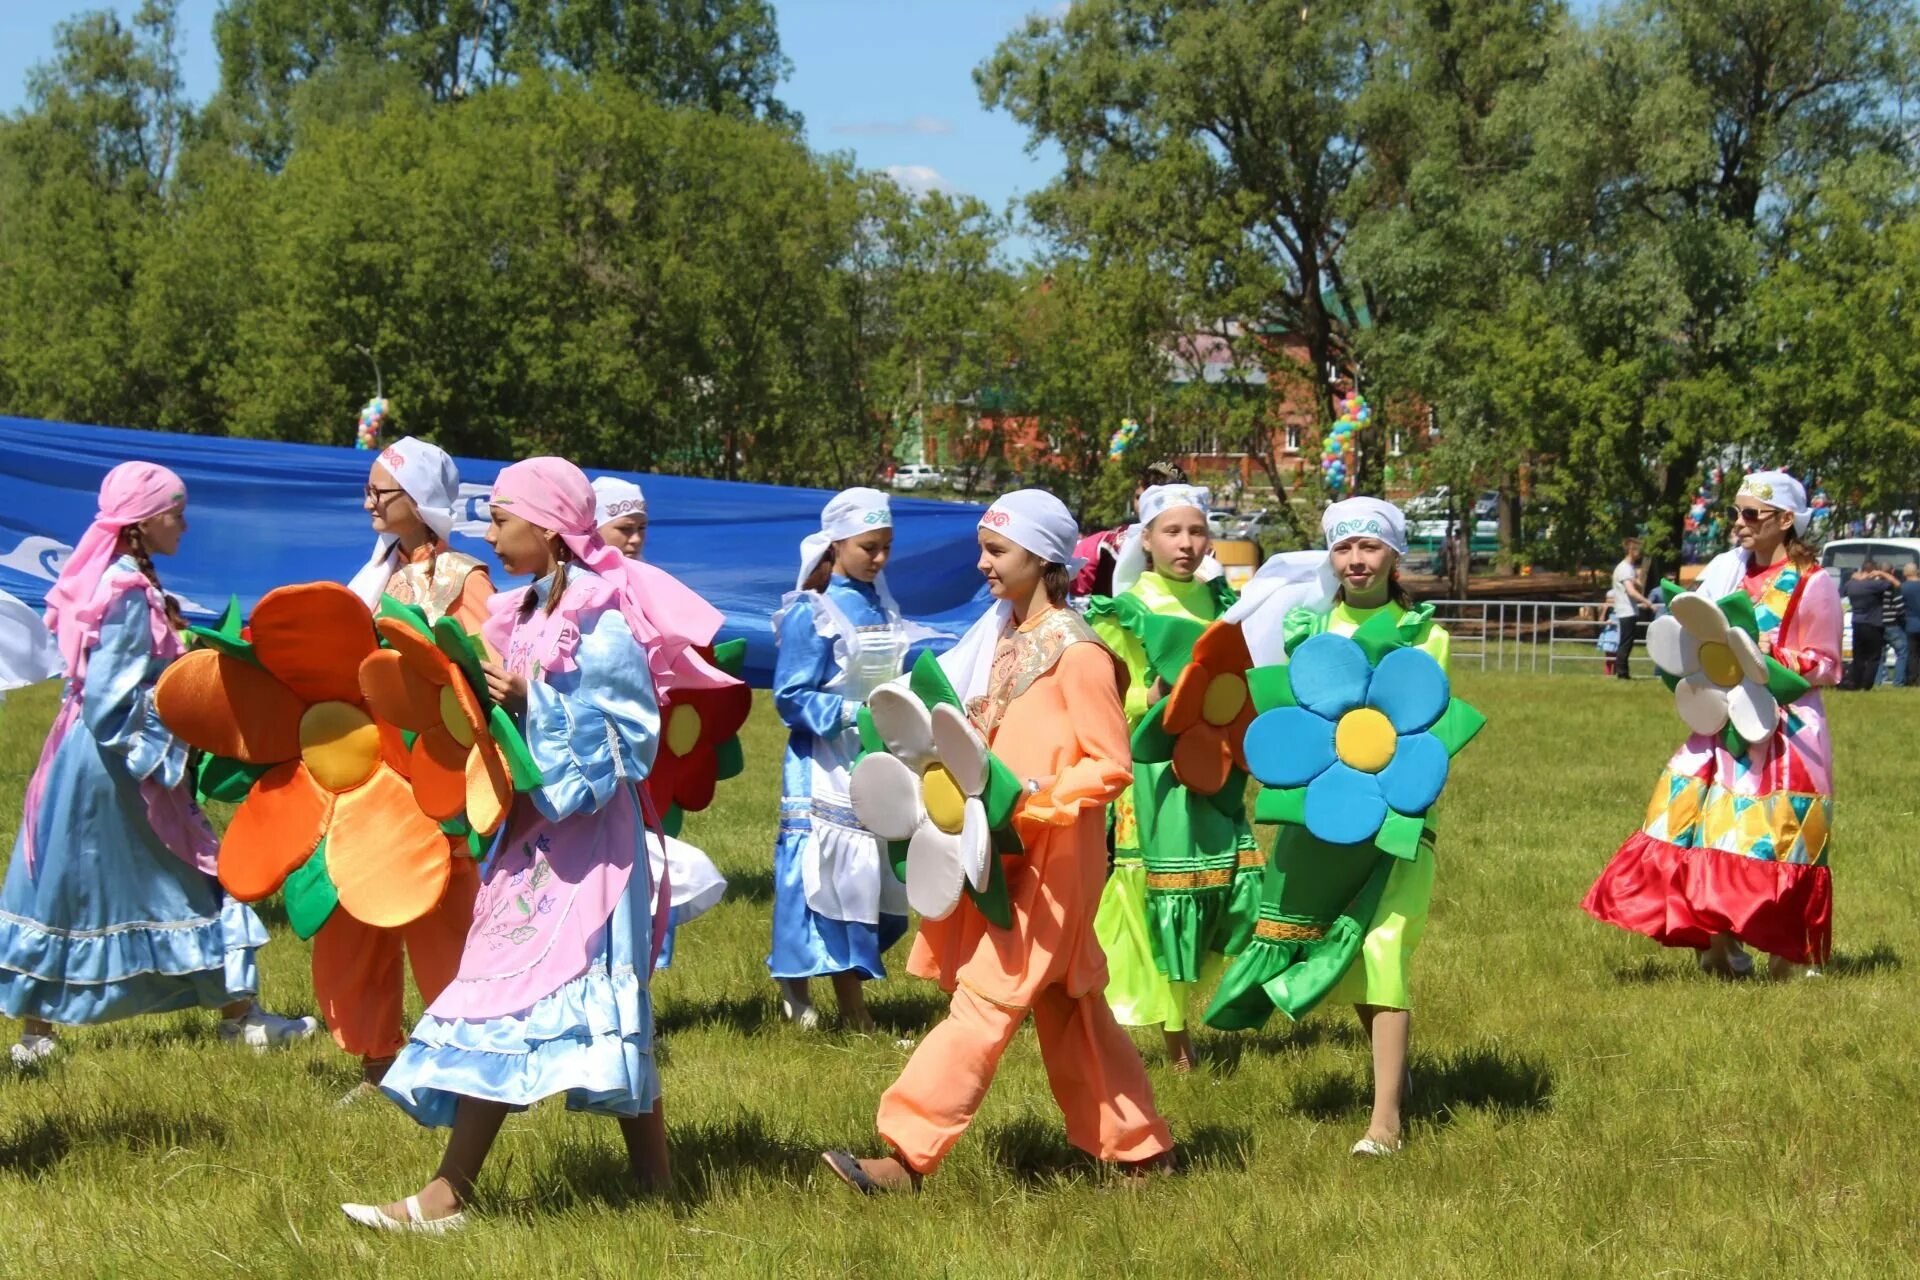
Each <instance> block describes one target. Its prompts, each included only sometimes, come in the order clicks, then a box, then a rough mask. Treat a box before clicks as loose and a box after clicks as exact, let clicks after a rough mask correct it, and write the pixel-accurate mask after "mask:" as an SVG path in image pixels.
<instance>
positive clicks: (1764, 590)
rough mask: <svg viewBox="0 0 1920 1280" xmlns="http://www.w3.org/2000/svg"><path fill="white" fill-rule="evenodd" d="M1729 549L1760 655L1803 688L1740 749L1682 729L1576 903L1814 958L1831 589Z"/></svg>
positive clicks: (1712, 573)
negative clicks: (1760, 737)
mask: <svg viewBox="0 0 1920 1280" xmlns="http://www.w3.org/2000/svg"><path fill="white" fill-rule="evenodd" d="M1727 555H1728V556H1729V557H1735V558H1737V559H1738V562H1739V563H1738V565H1737V566H1730V567H1732V568H1737V572H1736V573H1730V574H1729V575H1728V576H1729V577H1730V579H1731V585H1730V590H1734V591H1738V590H1744V591H1745V592H1746V594H1747V596H1748V598H1749V599H1751V600H1752V601H1753V605H1754V615H1755V618H1756V620H1757V621H1758V622H1759V625H1760V633H1761V636H1762V638H1763V639H1764V640H1765V641H1767V643H1768V645H1769V652H1770V653H1771V654H1772V656H1773V657H1774V658H1776V659H1778V660H1779V661H1780V663H1781V664H1783V665H1784V666H1786V667H1788V668H1789V669H1790V670H1792V671H1794V672H1797V673H1798V674H1799V675H1801V676H1803V677H1805V678H1806V680H1807V681H1808V682H1809V683H1810V684H1812V685H1813V686H1814V687H1813V688H1811V689H1809V690H1808V691H1807V692H1806V693H1805V694H1803V695H1801V696H1800V697H1799V698H1796V699H1795V700H1793V701H1792V702H1790V703H1788V704H1787V705H1786V706H1784V707H1782V708H1781V715H1780V719H1779V723H1778V724H1776V725H1775V726H1774V730H1773V733H1772V734H1771V735H1770V736H1769V737H1767V738H1766V739H1765V740H1764V741H1761V742H1758V743H1754V744H1752V745H1751V746H1749V747H1748V748H1747V751H1746V753H1745V754H1744V755H1736V754H1734V752H1733V751H1731V750H1730V749H1729V747H1728V743H1727V741H1726V740H1725V738H1724V736H1709V735H1706V734H1699V733H1696V734H1693V735H1691V736H1690V737H1688V739H1687V740H1686V742H1685V743H1684V744H1683V745H1682V746H1681V747H1680V749H1679V750H1678V751H1677V752H1675V753H1674V755H1673V758H1672V759H1671V760H1669V761H1668V762H1667V767H1666V769H1665V770H1664V771H1663V772H1662V773H1661V775H1660V780H1659V781H1658V782H1657V783H1655V784H1654V788H1653V797H1652V800H1651V802H1650V803H1649V804H1648V806H1647V817H1646V822H1645V824H1644V825H1643V826H1642V827H1641V829H1640V830H1639V831H1637V832H1635V833H1634V834H1633V835H1632V836H1631V837H1629V838H1628V840H1627V842H1626V843H1625V844H1623V845H1621V846H1620V850H1619V852H1618V853H1616V854H1614V856H1613V860H1612V861H1611V862H1609V863H1608V864H1607V867H1606V870H1604V871H1602V872H1601V873H1600V878H1599V879H1598V880H1596V881H1595V882H1594V885H1593V888H1592V889H1591V890H1589V891H1588V893H1587V897H1586V900H1585V901H1584V902H1583V903H1581V906H1582V907H1584V908H1585V909H1586V912H1587V914H1589V915H1591V916H1592V917H1593V918H1594V919H1596V920H1599V921H1602V922H1603V923H1606V924H1614V925H1619V926H1620V927H1621V928H1623V929H1631V930H1632V931H1633V932H1635V933H1643V934H1645V935H1646V936H1647V937H1649V938H1652V939H1653V940H1654V941H1656V942H1661V943H1664V944H1666V945H1667V946H1670V947H1692V948H1695V949H1696V950H1699V949H1704V948H1705V947H1707V946H1708V945H1709V944H1710V943H1711V942H1712V941H1713V939H1714V937H1715V935H1717V934H1720V933H1731V934H1732V935H1733V936H1734V937H1736V938H1738V939H1739V940H1740V941H1741V942H1744V943H1746V944H1747V945H1749V946H1753V947H1758V948H1759V949H1760V950H1762V951H1765V952H1768V953H1769V954H1771V955H1776V956H1781V957H1784V958H1785V959H1787V960H1790V961H1792V962H1794V963H1796V964H1821V963H1824V962H1825V960H1826V958H1827V953H1828V950H1829V948H1830V947H1831V945H1832V937H1833V882H1832V879H1831V877H1830V875H1829V873H1828V870H1827V841H1828V837H1829V834H1830V832H1831V831H1832V829H1833V743H1832V739H1831V737H1830V735H1829V734H1828V731H1827V716H1826V708H1825V707H1824V705H1823V704H1822V702H1821V698H1820V688H1821V687H1823V686H1830V685H1834V684H1838V683H1839V681H1840V675H1841V660H1840V592H1839V590H1838V588H1837V587H1836V586H1835V584H1834V581H1833V577H1832V575H1830V574H1829V573H1827V571H1826V570H1824V569H1821V568H1818V567H1814V566H1808V567H1806V568H1804V569H1803V568H1801V567H1799V566H1796V565H1794V564H1793V563H1792V562H1791V561H1787V560H1783V561H1781V562H1780V563H1778V564H1775V565H1772V566H1769V567H1767V568H1764V569H1760V570H1757V571H1754V570H1751V569H1750V568H1749V567H1748V566H1747V564H1746V562H1745V553H1744V552H1728V553H1727ZM1719 564H1720V562H1716V565H1715V566H1709V568H1708V571H1707V573H1706V574H1705V575H1703V576H1702V581H1703V583H1704V582H1706V581H1709V580H1710V579H1713V578H1715V577H1717V575H1716V566H1718V565H1719ZM1715 598H1717V597H1715Z"/></svg>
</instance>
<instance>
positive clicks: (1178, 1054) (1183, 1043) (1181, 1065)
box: [1163, 1031, 1194, 1075]
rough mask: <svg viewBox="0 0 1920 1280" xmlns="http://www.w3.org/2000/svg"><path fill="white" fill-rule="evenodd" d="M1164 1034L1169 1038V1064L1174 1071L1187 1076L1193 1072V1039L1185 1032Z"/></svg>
mask: <svg viewBox="0 0 1920 1280" xmlns="http://www.w3.org/2000/svg"><path fill="white" fill-rule="evenodd" d="M1163 1034H1164V1035H1165V1036H1166V1038H1167V1062H1168V1063H1169V1064H1170V1065H1171V1066H1172V1067H1173V1069H1174V1071H1175V1072H1177V1073H1179V1074H1180V1075H1185V1074H1187V1073H1188V1072H1189V1071H1192V1070H1193V1064H1194V1053H1193V1037H1192V1036H1189V1035H1188V1034H1187V1033H1186V1032H1185V1031H1168V1032H1165V1033H1163Z"/></svg>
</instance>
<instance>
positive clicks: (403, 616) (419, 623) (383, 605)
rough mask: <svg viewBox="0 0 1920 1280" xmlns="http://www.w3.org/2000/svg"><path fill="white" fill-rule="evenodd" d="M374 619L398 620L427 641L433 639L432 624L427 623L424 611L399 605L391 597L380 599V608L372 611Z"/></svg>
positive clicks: (417, 607)
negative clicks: (413, 629)
mask: <svg viewBox="0 0 1920 1280" xmlns="http://www.w3.org/2000/svg"><path fill="white" fill-rule="evenodd" d="M373 616H374V617H376V618H398V619H400V620H401V621H402V622H405V623H407V624H408V625H409V626H411V627H413V628H415V629H416V630H418V631H419V632H420V634H421V635H423V636H425V637H426V638H427V639H429V640H431V639H433V624H432V623H430V622H428V621H427V614H426V610H424V609H422V608H420V606H418V605H412V604H401V603H400V602H399V601H398V600H395V599H394V598H393V597H392V596H387V595H383V596H381V597H380V607H379V608H378V609H375V610H374V611H373Z"/></svg>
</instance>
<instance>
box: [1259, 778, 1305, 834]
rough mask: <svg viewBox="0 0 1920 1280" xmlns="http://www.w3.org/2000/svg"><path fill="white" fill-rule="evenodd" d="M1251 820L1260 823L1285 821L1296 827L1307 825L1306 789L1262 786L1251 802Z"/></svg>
mask: <svg viewBox="0 0 1920 1280" xmlns="http://www.w3.org/2000/svg"><path fill="white" fill-rule="evenodd" d="M1253 820H1254V821H1255V822H1261V823H1276V822H1286V823H1291V824H1292V825H1294V826H1296V827H1304V826H1306V825H1307V789H1306V788H1305V787H1262V788H1261V789H1260V794H1259V796H1258V797H1257V798H1255V800H1254V802H1253Z"/></svg>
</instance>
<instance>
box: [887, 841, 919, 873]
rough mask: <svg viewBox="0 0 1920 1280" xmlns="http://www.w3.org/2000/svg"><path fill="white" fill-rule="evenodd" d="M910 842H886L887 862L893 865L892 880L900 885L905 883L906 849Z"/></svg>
mask: <svg viewBox="0 0 1920 1280" xmlns="http://www.w3.org/2000/svg"><path fill="white" fill-rule="evenodd" d="M912 843H913V842H912V841H910V840H889V841H887V861H888V862H891V863H892V864H893V878H894V879H895V880H898V881H899V882H900V883H901V884H905V883H906V882H907V849H908V847H909V846H910V845H911V844H912Z"/></svg>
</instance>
